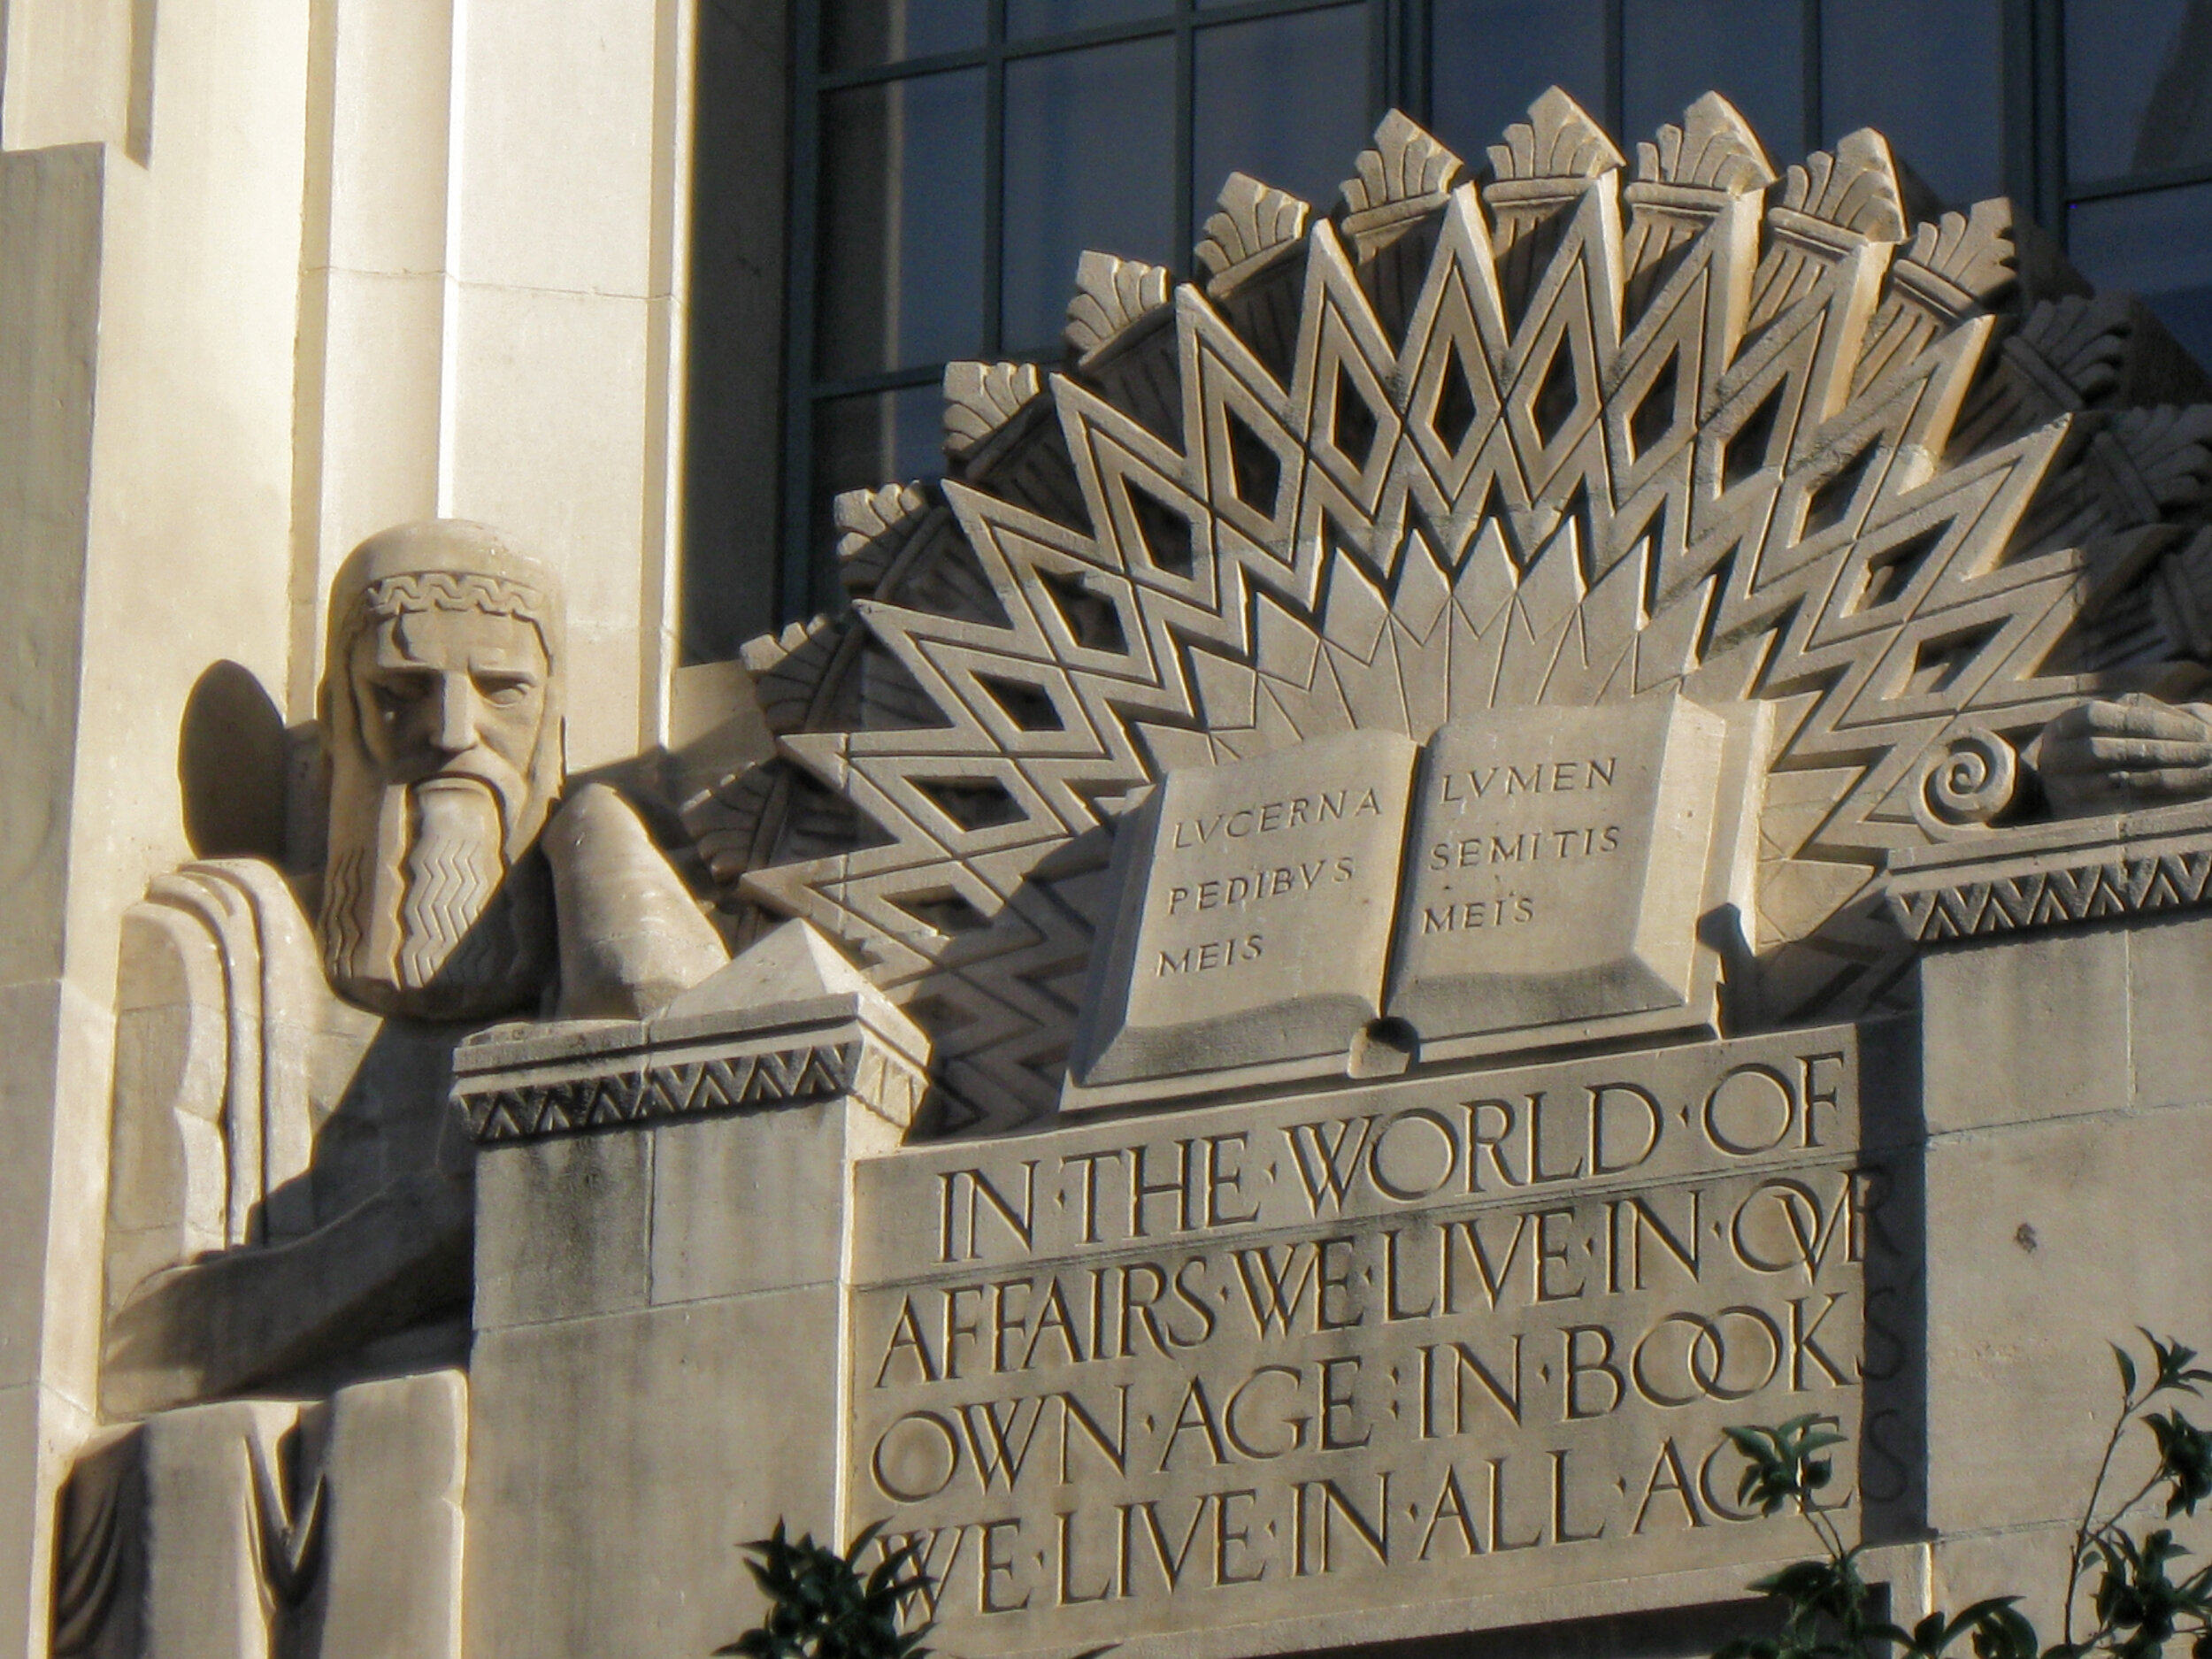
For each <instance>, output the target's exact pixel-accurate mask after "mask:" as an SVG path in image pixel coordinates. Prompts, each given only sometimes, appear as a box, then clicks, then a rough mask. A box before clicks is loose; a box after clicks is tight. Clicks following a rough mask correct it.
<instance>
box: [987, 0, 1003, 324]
mask: <svg viewBox="0 0 2212 1659" xmlns="http://www.w3.org/2000/svg"><path fill="white" fill-rule="evenodd" d="M988 27H989V29H990V42H991V58H990V65H989V68H988V69H987V71H986V78H985V81H984V92H983V96H984V114H983V356H984V357H986V358H995V357H997V356H998V355H999V343H1000V341H1001V340H1002V337H1003V335H1004V332H1005V330H1004V326H1003V322H1002V317H1001V313H1002V311H1004V309H1005V305H1004V294H1003V290H1004V288H1005V282H1006V0H991V12H990V21H989V25H988Z"/></svg>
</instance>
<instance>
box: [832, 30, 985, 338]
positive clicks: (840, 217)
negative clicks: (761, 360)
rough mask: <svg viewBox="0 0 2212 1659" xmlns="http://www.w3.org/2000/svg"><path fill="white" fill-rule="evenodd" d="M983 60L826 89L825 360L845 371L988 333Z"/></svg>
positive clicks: (981, 336)
mask: <svg viewBox="0 0 2212 1659" xmlns="http://www.w3.org/2000/svg"><path fill="white" fill-rule="evenodd" d="M983 113H984V99H983V71H981V70H980V69H963V70H959V71H956V72H955V73H951V74H942V75H922V76H918V77H917V78H915V79H914V80H911V81H887V82H886V83H884V84H883V85H881V86H872V87H855V88H851V89H850V90H849V91H845V92H834V93H831V94H830V95H829V96H826V97H825V98H824V99H823V100H822V194H821V215H822V218H821V225H820V228H819V234H818V242H817V259H816V280H817V288H816V295H817V306H818V310H817V312H816V320H815V330H816V333H815V340H816V349H815V359H816V363H817V365H818V370H819V372H820V373H822V374H823V375H824V376H826V377H827V378H829V379H832V380H837V379H841V378H843V377H845V376H847V375H855V374H871V373H875V372H876V371H878V370H879V369H895V368H902V367H905V366H907V365H912V364H918V363H938V362H942V361H943V360H944V359H946V358H948V357H972V356H973V355H974V354H975V353H976V352H977V351H978V350H979V349H981V346H982V343H983V334H982V322H983V125H984V123H983Z"/></svg>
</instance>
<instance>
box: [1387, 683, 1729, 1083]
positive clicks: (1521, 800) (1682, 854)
mask: <svg viewBox="0 0 2212 1659" xmlns="http://www.w3.org/2000/svg"><path fill="white" fill-rule="evenodd" d="M1725 734H1726V733H1725V728H1724V726H1723V724H1722V722H1721V720H1720V718H1719V717H1717V715H1713V714H1711V713H1709V712H1708V711H1706V710H1703V709H1700V708H1698V707H1697V706H1696V705H1695V704H1694V703H1686V702H1684V701H1682V700H1680V699H1679V698H1650V699H1647V700H1645V701H1642V702H1640V703H1628V704H1626V705H1623V706H1614V707H1606V708H1596V709H1527V710H1519V711H1517V713H1516V714H1515V716H1514V717H1513V718H1511V719H1510V720H1501V719H1496V718H1490V719H1485V720H1481V721H1469V722H1463V723H1459V724H1455V725H1451V726H1445V727H1444V728H1442V729H1441V730H1440V731H1439V732H1438V733H1437V734H1436V736H1435V738H1434V740H1433V741H1432V742H1431V743H1430V744H1429V747H1428V750H1427V752H1426V754H1425V756H1424V757H1423V763H1422V768H1421V780H1420V784H1419V787H1418V790H1417V794H1416V795H1415V799H1414V806H1413V825H1412V831H1411V834H1410V836H1409V843H1408V850H1407V856H1406V875H1405V895H1404V897H1403V899H1402V901H1401V902H1400V905H1399V911H1398V926H1397V930H1396V950H1395V955H1394V962H1393V967H1392V973H1391V988H1390V995H1389V1001H1388V1003H1387V1007H1388V1011H1389V1012H1390V1013H1392V1014H1394V1015H1396V1016H1397V1017H1399V1018H1402V1019H1404V1020H1406V1021H1408V1022H1409V1024H1411V1025H1412V1026H1413V1027H1414V1029H1415V1030H1416V1031H1417V1032H1418V1033H1420V1034H1421V1036H1422V1038H1423V1039H1424V1040H1425V1041H1427V1040H1434V1039H1437V1038H1440V1037H1441V1038H1449V1037H1455V1036H1467V1035H1473V1034H1477V1033H1487V1032H1500V1031H1513V1030H1523V1029H1528V1028H1532V1027H1537V1026H1543V1025H1559V1024H1563V1023H1565V1022H1569V1021H1573V1020H1580V1019H1593V1018H1605V1017H1609V1016H1612V1015H1617V1014H1631V1013H1639V1012H1642V1011H1645V1010H1655V1009H1669V1008H1679V1007H1681V1006H1683V1005H1684V1004H1686V1002H1688V1001H1689V1000H1690V995H1691V991H1692V979H1693V970H1694V958H1695V953H1696V949H1697V918H1698V915H1699V912H1700V911H1701V909H1702V908H1703V905H1704V895H1705V889H1706V861H1707V853H1708V850H1709V844H1710V841H1711V837H1712V833H1713V819H1714V807H1715V795H1716V791H1717V787H1718V785H1719V781H1720V773H1721V756H1722V749H1723V745H1724V738H1725Z"/></svg>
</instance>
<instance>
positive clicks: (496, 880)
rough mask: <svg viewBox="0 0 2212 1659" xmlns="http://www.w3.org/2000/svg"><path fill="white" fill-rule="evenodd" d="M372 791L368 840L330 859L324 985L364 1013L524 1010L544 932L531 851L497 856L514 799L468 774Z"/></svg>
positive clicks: (532, 992)
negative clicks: (512, 859) (513, 857)
mask: <svg viewBox="0 0 2212 1659" xmlns="http://www.w3.org/2000/svg"><path fill="white" fill-rule="evenodd" d="M516 781H517V784H518V786H519V780H516ZM379 795H380V798H379V800H378V803H377V810H376V811H375V813H374V826H375V827H374V830H373V835H374V841H373V844H360V843H357V844H355V845H352V846H349V847H344V848H341V849H334V855H335V856H333V858H332V859H331V862H330V867H329V874H328V878H327V887H326V891H325V893H324V895H323V940H324V952H325V957H326V966H327V968H328V971H329V974H330V980H331V984H332V985H333V986H334V987H335V988H336V989H337V990H338V991H339V993H340V994H341V995H343V996H345V997H347V998H348V999H349V1000H350V1001H352V1002H358V1003H360V1004H362V1005H363V1006H364V1007H367V1008H372V1009H374V1010H377V1011H378V1012H380V1013H385V1014H403V1015H408V1016H411V1017H413V1018H421V1019H474V1018H486V1017H488V1016H491V1015H495V1014H503V1013H511V1012H513V1011H515V1010H518V1009H521V1008H524V1007H526V1006H528V1005H529V1004H530V1003H531V1002H534V1000H535V998H536V996H537V995H538V992H539V990H540V988H541V986H542V985H543V983H544V980H545V978H546V973H547V968H548V964H549V958H550V955H551V951H550V931H551V930H550V927H549V919H550V918H549V913H548V903H547V898H546V895H545V892H544V886H545V883H544V879H543V873H542V872H541V870H540V869H539V867H538V864H539V861H538V859H537V857H536V856H535V855H534V853H526V855H525V856H524V857H523V858H522V859H521V860H520V861H519V862H518V863H517V864H515V865H514V866H512V867H510V865H509V864H508V860H507V856H506V852H505V846H506V841H507V836H506V826H507V825H508V824H509V823H510V822H511V815H512V813H513V812H514V810H516V809H517V808H518V807H519V806H520V804H521V803H520V802H519V801H517V800H514V799H511V792H510V791H508V790H505V789H503V788H501V787H499V785H498V784H497V783H495V781H494V780H489V779H487V778H483V777H479V776H475V775H472V774H471V775H455V774H450V773H449V774H442V775H440V776H437V777H433V778H427V779H425V780H422V781H420V782H419V783H415V784H410V785H394V786H388V787H382V788H381V789H380V791H379Z"/></svg>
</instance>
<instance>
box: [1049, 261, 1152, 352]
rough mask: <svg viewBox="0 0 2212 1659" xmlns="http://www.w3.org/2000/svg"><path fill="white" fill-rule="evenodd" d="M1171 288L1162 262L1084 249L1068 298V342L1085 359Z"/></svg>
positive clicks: (1150, 310) (1137, 317)
mask: <svg viewBox="0 0 2212 1659" xmlns="http://www.w3.org/2000/svg"><path fill="white" fill-rule="evenodd" d="M1173 288H1174V279H1173V278H1172V277H1171V276H1170V275H1169V273H1168V269H1167V267H1166V266H1165V265H1147V264H1146V263H1145V262H1144V261H1143V260H1141V259H1119V258H1117V257H1114V256H1113V255H1112V254H1110V253H1086V254H1085V255H1084V256H1083V257H1082V260H1081V262H1080V263H1079V264H1078V265H1077V266H1076V268H1075V297H1074V298H1073V299H1071V300H1070V301H1069V302H1068V326H1067V342H1068V344H1069V345H1070V346H1071V347H1072V348H1073V349H1074V350H1075V353H1076V355H1077V357H1079V358H1080V359H1083V360H1085V361H1088V360H1089V359H1090V358H1091V357H1094V356H1095V355H1096V354H1097V352H1098V350H1099V349H1100V348H1101V347H1102V346H1104V345H1105V344H1106V343H1107V342H1110V341H1111V340H1113V339H1115V338H1116V337H1117V336H1118V335H1119V334H1121V332H1122V330H1123V329H1125V328H1126V327H1128V326H1129V325H1130V324H1132V323H1133V322H1135V321H1136V320H1137V319H1139V318H1141V317H1143V316H1146V315H1148V313H1150V312H1152V311H1157V310H1158V309H1159V308H1160V307H1161V306H1163V305H1164V304H1166V303H1167V302H1168V296H1169V295H1170V293H1171V291H1172V289H1173Z"/></svg>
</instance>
